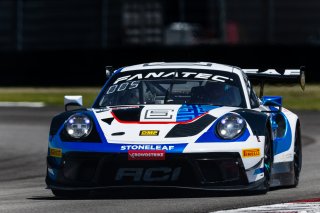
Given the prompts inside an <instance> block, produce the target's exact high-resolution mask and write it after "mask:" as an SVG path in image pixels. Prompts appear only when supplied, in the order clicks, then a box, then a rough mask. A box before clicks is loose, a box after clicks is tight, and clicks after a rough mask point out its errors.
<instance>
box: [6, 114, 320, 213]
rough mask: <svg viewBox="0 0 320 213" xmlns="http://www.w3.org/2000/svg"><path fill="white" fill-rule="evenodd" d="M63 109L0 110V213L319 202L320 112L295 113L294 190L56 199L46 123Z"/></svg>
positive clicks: (200, 208)
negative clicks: (297, 171)
mask: <svg viewBox="0 0 320 213" xmlns="http://www.w3.org/2000/svg"><path fill="white" fill-rule="evenodd" d="M62 110H63V108H0V213H5V212H10V213H11V212H13V213H14V212H24V213H25V212H26V213H28V212H32V213H36V212H41V213H42V212H60V213H61V212H90V213H95V212H104V213H105V212H211V211H216V210H224V209H233V208H240V207H248V206H256V205H266V204H274V203H281V202H288V201H294V200H301V199H307V198H318V197H320V128H319V127H320V112H296V113H297V114H298V115H299V116H300V119H301V126H302V135H303V168H302V174H301V180H300V184H299V186H298V187H297V188H293V189H292V188H282V189H275V190H272V191H270V192H269V193H268V194H267V195H249V194H242V193H239V194H220V193H219V194H213V193H202V192H197V191H185V190H179V191H167V190H164V191H156V192H155V191H152V190H139V191H127V190H122V191H104V192H97V193H94V194H93V195H92V196H91V197H89V198H86V199H73V200H64V199H57V198H55V197H54V196H53V195H52V194H51V192H50V190H47V189H46V188H45V187H46V186H45V183H44V176H45V171H46V167H45V159H46V158H45V157H46V152H47V138H48V130H49V125H50V120H51V118H52V116H53V115H55V114H57V113H58V112H59V111H62Z"/></svg>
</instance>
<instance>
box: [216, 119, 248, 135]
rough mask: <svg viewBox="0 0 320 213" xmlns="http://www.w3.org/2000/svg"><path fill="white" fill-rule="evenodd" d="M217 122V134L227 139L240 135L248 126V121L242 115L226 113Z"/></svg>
mask: <svg viewBox="0 0 320 213" xmlns="http://www.w3.org/2000/svg"><path fill="white" fill-rule="evenodd" d="M218 122H219V123H218V124H217V128H216V131H217V134H218V135H219V136H220V137H221V138H222V139H226V140H230V139H234V138H236V137H238V136H240V135H241V134H242V133H243V132H244V130H245V127H246V121H245V120H244V118H242V117H241V116H240V115H237V114H226V115H224V116H223V117H222V118H221V119H220V121H218Z"/></svg>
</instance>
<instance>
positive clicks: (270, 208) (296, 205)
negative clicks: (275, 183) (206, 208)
mask: <svg viewBox="0 0 320 213" xmlns="http://www.w3.org/2000/svg"><path fill="white" fill-rule="evenodd" d="M244 212H246V213H257V212H259V213H260V212H262V213H263V212H264V213H267V212H268V213H320V198H315V199H309V200H298V201H295V202H292V203H280V204H274V205H266V206H255V207H248V208H241V209H232V210H223V211H216V212H214V213H244Z"/></svg>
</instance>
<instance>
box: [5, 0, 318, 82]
mask: <svg viewBox="0 0 320 213" xmlns="http://www.w3.org/2000/svg"><path fill="white" fill-rule="evenodd" d="M319 11H320V1H318V0H308V1H301V0H242V1H238V0H197V1H194V0H193V1H192V0H95V1H92V0H91V1H89V0H45V1H44V0H0V72H1V78H0V85H1V86H102V85H103V83H104V81H105V78H104V77H105V72H104V67H105V66H106V65H112V66H114V67H116V68H117V67H122V66H126V65H130V64H136V63H144V62H151V61H210V62H218V63H227V64H232V65H236V66H240V67H242V68H276V69H283V68H299V67H300V66H301V65H305V66H306V69H307V75H308V76H307V82H319V81H320V72H319V71H318V66H317V65H318V61H319V59H318V53H319V51H320V12H319Z"/></svg>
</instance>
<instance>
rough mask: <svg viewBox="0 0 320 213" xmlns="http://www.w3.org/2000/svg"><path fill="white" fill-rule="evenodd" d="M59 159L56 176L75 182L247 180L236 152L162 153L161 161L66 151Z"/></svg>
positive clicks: (215, 183) (196, 183)
mask: <svg viewBox="0 0 320 213" xmlns="http://www.w3.org/2000/svg"><path fill="white" fill-rule="evenodd" d="M63 161H64V164H63V167H62V177H61V178H60V180H63V179H64V180H66V181H67V182H72V184H73V185H79V186H82V185H90V186H121V185H159V186H195V187H197V186H231V185H246V184H248V181H247V178H246V175H245V170H244V167H243V164H242V161H241V157H240V155H239V154H238V153H206V154H166V159H165V160H163V161H161V160H158V161H151V160H141V161H129V160H128V155H127V154H105V153H68V154H66V155H65V156H64V158H63ZM62 182H63V181H62Z"/></svg>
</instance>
